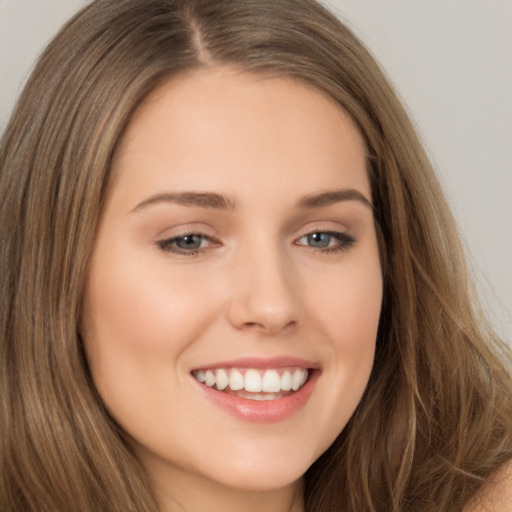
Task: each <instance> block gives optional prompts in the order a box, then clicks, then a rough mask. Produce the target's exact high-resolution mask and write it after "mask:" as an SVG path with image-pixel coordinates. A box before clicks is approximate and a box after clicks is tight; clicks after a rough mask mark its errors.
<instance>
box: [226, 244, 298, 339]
mask: <svg viewBox="0 0 512 512" xmlns="http://www.w3.org/2000/svg"><path fill="white" fill-rule="evenodd" d="M234 265H235V267H236V269H235V272H233V274H232V275H233V281H232V290H231V300H230V304H229V310H228V317H229V321H230V323H231V324H232V325H233V326H234V327H235V328H237V329H242V330H255V331H258V332H261V333H264V334H266V335H275V334H278V333H281V332H283V331H288V330H290V329H292V328H293V327H294V326H296V325H297V324H298V321H299V316H300V311H301V307H300V300H299V297H300V296H299V293H298V289H297V288H298V282H297V278H296V277H295V276H294V273H293V271H292V269H291V265H290V263H289V262H287V261H286V258H285V257H284V255H283V254H282V251H279V250H278V249H274V250H265V251H258V252H256V253H255V252H253V253H252V254H251V255H247V254H245V255H241V256H240V257H239V258H238V261H237V262H234Z"/></svg>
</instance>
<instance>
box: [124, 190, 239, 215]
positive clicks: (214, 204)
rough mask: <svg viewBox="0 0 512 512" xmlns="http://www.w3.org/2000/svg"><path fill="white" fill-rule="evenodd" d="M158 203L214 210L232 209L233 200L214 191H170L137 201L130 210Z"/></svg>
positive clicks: (233, 205)
mask: <svg viewBox="0 0 512 512" xmlns="http://www.w3.org/2000/svg"><path fill="white" fill-rule="evenodd" d="M159 203H173V204H177V205H180V206H196V207H199V208H212V209H216V210H234V209H235V202H234V201H232V200H231V199H230V198H229V197H227V196H225V195H224V194H217V193H214V192H172V193H164V194H157V195H154V196H151V197H149V198H148V199H145V200H144V201H142V203H139V204H138V205H137V206H136V207H135V208H134V209H133V210H132V211H136V210H140V209H141V208H145V207H146V206H150V205H154V204H159Z"/></svg>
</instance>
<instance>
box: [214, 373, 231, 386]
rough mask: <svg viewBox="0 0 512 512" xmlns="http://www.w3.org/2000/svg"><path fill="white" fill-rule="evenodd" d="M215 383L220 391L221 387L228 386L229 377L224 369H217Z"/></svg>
mask: <svg viewBox="0 0 512 512" xmlns="http://www.w3.org/2000/svg"><path fill="white" fill-rule="evenodd" d="M216 384H217V389H218V390H220V391H222V390H223V389H226V388H227V387H228V385H229V377H228V374H227V372H226V370H217V375H216Z"/></svg>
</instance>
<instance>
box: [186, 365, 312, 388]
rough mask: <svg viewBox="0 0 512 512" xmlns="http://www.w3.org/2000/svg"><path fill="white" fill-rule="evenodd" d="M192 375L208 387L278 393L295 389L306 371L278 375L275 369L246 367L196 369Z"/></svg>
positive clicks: (298, 369)
mask: <svg viewBox="0 0 512 512" xmlns="http://www.w3.org/2000/svg"><path fill="white" fill-rule="evenodd" d="M193 375H194V377H195V378H196V379H197V380H198V381H199V382H201V383H203V384H206V385H207V386H209V387H213V386H216V387H217V389H219V390H221V391H222V390H224V389H226V388H227V387H228V386H229V388H230V389H231V390H232V391H239V390H241V389H245V391H249V392H252V393H261V392H262V391H263V392H266V393H278V392H280V391H290V390H293V391H297V390H298V389H299V388H300V387H301V386H302V385H303V384H304V383H305V382H306V380H307V378H308V371H307V370H306V369H305V368H296V369H291V370H285V371H284V372H282V374H281V375H279V373H278V371H277V370H264V371H261V370H255V369H248V370H246V371H244V372H243V373H242V372H241V371H240V370H238V369H236V368H231V369H223V368H220V369H212V370H206V371H203V370H198V371H197V372H194V373H193Z"/></svg>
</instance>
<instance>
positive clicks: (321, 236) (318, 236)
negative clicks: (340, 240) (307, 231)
mask: <svg viewBox="0 0 512 512" xmlns="http://www.w3.org/2000/svg"><path fill="white" fill-rule="evenodd" d="M308 238H309V240H308V242H309V244H310V245H312V246H314V247H327V246H328V245H329V243H330V241H331V235H328V234H327V233H312V234H311V235H309V237H308Z"/></svg>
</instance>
